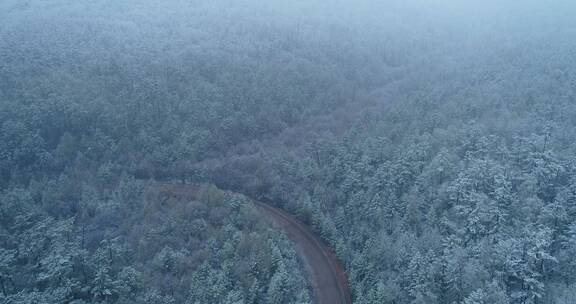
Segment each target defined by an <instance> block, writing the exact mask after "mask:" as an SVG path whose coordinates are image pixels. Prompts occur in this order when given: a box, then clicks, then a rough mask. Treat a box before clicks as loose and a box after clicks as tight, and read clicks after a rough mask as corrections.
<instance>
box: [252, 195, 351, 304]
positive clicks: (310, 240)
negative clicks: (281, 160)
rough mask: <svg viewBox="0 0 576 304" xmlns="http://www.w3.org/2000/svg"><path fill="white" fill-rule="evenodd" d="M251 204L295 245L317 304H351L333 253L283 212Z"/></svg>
mask: <svg viewBox="0 0 576 304" xmlns="http://www.w3.org/2000/svg"><path fill="white" fill-rule="evenodd" d="M254 204H255V205H256V206H257V207H258V209H259V210H260V211H261V212H262V214H264V215H266V218H267V219H268V220H269V221H271V222H272V223H273V224H274V225H276V226H279V227H280V228H282V229H283V230H284V231H285V232H286V234H287V235H288V238H289V239H290V240H291V241H292V242H293V243H294V245H295V247H296V252H297V254H298V255H299V257H300V259H301V260H302V262H303V263H304V266H305V268H306V272H307V274H308V275H309V279H310V283H311V285H312V289H313V291H314V299H315V301H316V303H319V304H350V303H352V300H351V297H350V291H349V289H348V283H347V279H346V275H345V272H344V270H343V268H342V267H341V265H340V263H339V261H338V259H337V258H336V256H335V255H334V254H333V252H332V250H331V249H330V248H329V247H327V246H326V245H325V244H324V242H323V241H322V240H320V239H319V238H318V237H317V236H315V235H314V234H313V233H312V232H311V231H310V230H309V229H308V227H306V226H305V225H304V224H303V223H301V222H300V221H298V220H297V219H295V218H294V217H292V216H291V215H290V214H288V213H286V212H285V211H283V210H280V209H278V208H275V207H272V206H270V205H269V204H266V203H262V202H258V201H254Z"/></svg>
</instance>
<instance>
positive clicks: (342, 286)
mask: <svg viewBox="0 0 576 304" xmlns="http://www.w3.org/2000/svg"><path fill="white" fill-rule="evenodd" d="M159 186H160V185H159ZM159 188H160V189H159V190H160V191H161V192H163V193H165V194H167V195H170V196H173V197H178V198H190V199H193V198H195V197H196V194H197V192H198V185H194V184H173V183H161V186H160V187H159ZM252 202H253V203H254V205H255V206H256V207H257V208H258V210H260V212H261V213H262V214H263V215H264V217H265V219H266V220H268V221H269V222H271V223H272V224H273V225H274V226H277V227H279V228H281V229H283V230H284V231H285V232H286V235H287V236H288V238H289V239H290V240H291V241H292V242H293V244H294V246H295V249H296V253H297V254H298V257H299V258H300V260H301V261H302V262H303V264H304V267H305V271H306V274H307V275H308V279H309V282H310V285H311V286H312V290H313V294H314V302H315V303H317V304H351V303H352V299H351V296H350V290H349V288H348V280H347V278H346V273H345V272H344V269H343V268H342V266H341V265H340V262H339V261H338V259H337V257H336V255H334V253H333V251H332V250H331V249H330V247H328V246H327V245H326V244H325V243H324V242H323V241H322V240H321V239H320V238H319V237H317V236H316V235H314V233H312V232H311V230H310V229H309V228H308V227H307V226H306V225H305V224H303V223H302V222H300V221H299V220H297V219H296V218H294V217H293V216H292V215H290V214H288V213H287V212H286V211H283V210H281V209H278V208H276V207H273V206H271V204H267V203H264V202H260V201H258V200H254V199H252Z"/></svg>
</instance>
